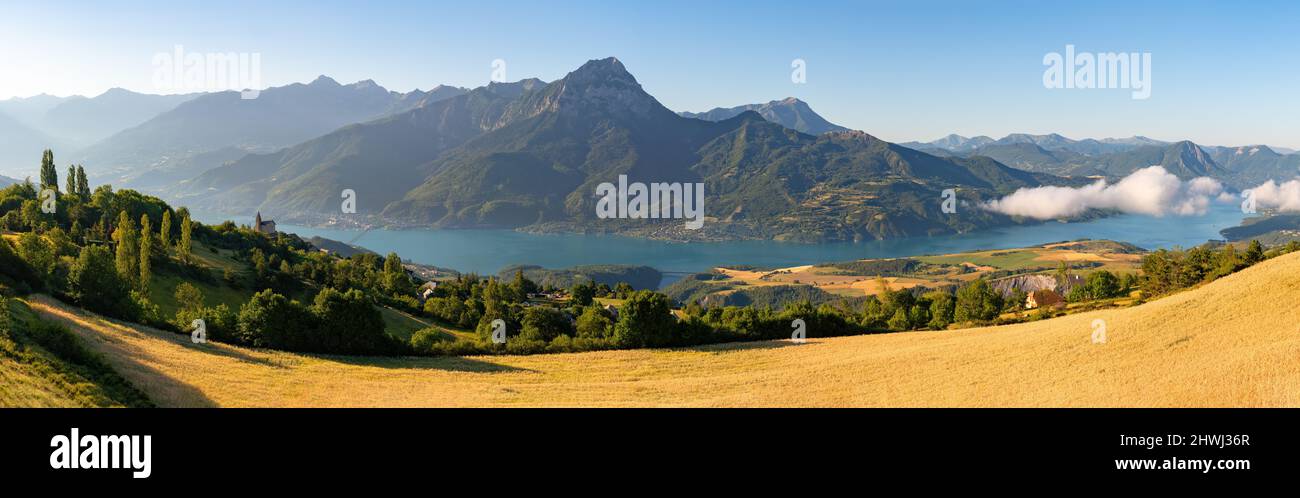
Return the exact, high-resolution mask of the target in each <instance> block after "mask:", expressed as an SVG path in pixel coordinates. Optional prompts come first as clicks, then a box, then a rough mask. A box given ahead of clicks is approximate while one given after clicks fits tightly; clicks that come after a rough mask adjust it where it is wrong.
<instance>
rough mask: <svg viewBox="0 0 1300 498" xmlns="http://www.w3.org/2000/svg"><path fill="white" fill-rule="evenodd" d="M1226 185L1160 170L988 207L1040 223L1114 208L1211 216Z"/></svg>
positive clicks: (1044, 190) (1041, 190) (1028, 191)
mask: <svg viewBox="0 0 1300 498" xmlns="http://www.w3.org/2000/svg"><path fill="white" fill-rule="evenodd" d="M1224 194H1225V192H1224V189H1223V184H1222V183H1219V181H1218V180H1215V179H1213V178H1208V177H1200V178H1194V179H1192V180H1188V181H1186V182H1184V181H1182V180H1180V179H1179V178H1178V177H1177V176H1174V174H1173V173H1170V172H1168V171H1166V170H1165V169H1164V168H1163V167H1160V166H1149V167H1146V168H1143V169H1140V170H1137V171H1135V172H1133V174H1131V175H1129V176H1127V177H1125V178H1124V179H1123V180H1120V181H1119V182H1116V183H1115V184H1113V185H1111V184H1108V183H1107V182H1106V181H1105V180H1098V181H1097V183H1094V184H1092V185H1088V186H1086V187H1078V188H1073V187H1035V188H1023V189H1020V190H1017V191H1016V192H1015V193H1013V194H1011V195H1008V196H1006V197H1003V198H1001V199H997V200H993V201H989V202H987V203H984V204H983V207H984V209H988V210H990V211H995V212H998V213H1002V214H1007V215H1012V216H1024V217H1027V218H1034V219H1039V220H1051V219H1059V218H1069V217H1072V216H1077V215H1080V214H1083V213H1084V212H1086V211H1088V210H1090V209H1114V210H1119V211H1122V212H1125V213H1131V214H1145V215H1150V216H1165V215H1170V214H1172V215H1178V216H1190V215H1201V214H1205V212H1206V210H1207V209H1209V207H1210V203H1211V202H1212V201H1213V200H1214V199H1216V198H1225V196H1224Z"/></svg>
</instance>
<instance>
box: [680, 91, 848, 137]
mask: <svg viewBox="0 0 1300 498" xmlns="http://www.w3.org/2000/svg"><path fill="white" fill-rule="evenodd" d="M745 111H754V112H757V113H758V114H759V115H760V116H762V117H763V119H766V120H768V121H771V122H773V123H776V124H779V125H781V126H784V127H786V128H789V129H792V130H795V131H799V132H803V133H807V134H810V135H820V134H822V133H826V132H829V131H848V128H845V127H843V126H840V125H837V124H834V123H831V122H830V121H827V120H826V119H825V118H823V117H821V115H819V114H817V113H816V112H813V110H812V108H811V107H809V106H808V104H807V103H806V102H804V101H802V100H799V99H796V98H794V97H787V98H785V99H782V100H773V101H771V102H767V103H764V104H748V105H741V106H736V107H728V108H723V107H716V108H713V109H712V110H709V111H705V112H699V113H695V112H680V113H678V114H680V115H681V116H682V117H687V118H695V119H703V120H705V121H723V120H727V119H731V118H734V117H736V116H739V115H740V114H741V113H743V112H745Z"/></svg>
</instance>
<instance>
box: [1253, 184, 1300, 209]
mask: <svg viewBox="0 0 1300 498" xmlns="http://www.w3.org/2000/svg"><path fill="white" fill-rule="evenodd" d="M1246 192H1249V193H1251V194H1253V195H1254V196H1255V208H1256V209H1276V210H1278V211H1284V212H1285V211H1300V179H1297V180H1289V181H1287V182H1285V183H1282V184H1281V185H1279V184H1277V183H1276V182H1274V181H1273V180H1269V181H1266V182H1264V183H1262V184H1260V186H1258V187H1255V188H1253V189H1250V190H1247V191H1246Z"/></svg>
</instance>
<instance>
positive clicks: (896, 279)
mask: <svg viewBox="0 0 1300 498" xmlns="http://www.w3.org/2000/svg"><path fill="white" fill-rule="evenodd" d="M1115 246H1116V244H1115V243H1113V242H1110V241H1074V242H1059V243H1054V244H1046V245H1042V246H1036V247H1023V248H1017V249H998V250H987V251H970V252H962V253H954V254H942V255H932V256H916V257H911V258H902V259H914V260H917V261H921V262H924V263H928V264H934V265H948V267H949V270H948V271H943V272H939V273H917V274H913V275H906V276H889V277H884V278H881V277H880V276H878V275H877V274H875V273H870V272H868V273H853V272H848V271H845V270H842V269H836V268H832V267H827V266H824V265H800V266H792V267H788V268H775V269H757V270H756V269H735V268H722V267H719V268H714V269H713V271H714V272H716V273H720V274H722V275H726V276H727V277H728V279H727V280H719V281H717V282H716V283H717V284H720V285H736V284H742V285H744V286H745V287H742V288H733V289H730V290H721V291H716V293H717V294H729V293H732V292H736V291H738V290H740V289H743V288H752V287H762V286H778V285H811V286H814V287H817V288H819V289H821V290H824V291H826V292H830V293H832V294H837V295H841V296H849V297H857V296H865V295H876V294H880V293H881V292H882V291H883V290H884V288H883V287H882V286H881V285H880V284H881V283H882V281H883V282H885V283H888V284H889V288H890V289H892V290H899V289H910V288H912V287H917V286H923V287H929V288H936V287H942V286H946V285H952V286H960V285H963V284H965V283H967V282H970V281H972V280H975V279H978V278H981V277H983V276H985V275H987V274H988V273H990V272H995V271H999V270H1028V269H1034V268H1038V269H1041V268H1048V269H1055V268H1056V267H1057V266H1058V265H1059V264H1060V263H1061V262H1066V263H1068V264H1078V263H1091V264H1094V265H1096V268H1097V269H1105V270H1110V271H1113V272H1120V273H1130V272H1134V271H1136V270H1137V267H1138V266H1139V265H1140V264H1141V262H1142V255H1141V254H1132V253H1121V252H1115V249H1116V247H1115ZM861 261H873V260H869V259H868V260H861ZM874 261H879V260H874ZM962 267H964V269H962V270H961V271H958V269H959V268H962Z"/></svg>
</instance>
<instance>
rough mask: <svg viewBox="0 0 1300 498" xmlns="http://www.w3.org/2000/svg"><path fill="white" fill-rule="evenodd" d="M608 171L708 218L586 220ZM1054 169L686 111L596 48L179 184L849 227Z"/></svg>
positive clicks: (1004, 189)
mask: <svg viewBox="0 0 1300 498" xmlns="http://www.w3.org/2000/svg"><path fill="white" fill-rule="evenodd" d="M788 103H790V104H793V102H788ZM808 115H809V114H804V116H808ZM812 115H815V114H812ZM619 175H627V176H628V177H629V179H630V180H631V181H636V182H644V183H656V182H668V183H695V182H702V183H704V184H705V185H706V205H707V208H706V209H707V214H708V219H709V220H710V222H709V223H706V228H705V229H704V230H700V231H698V232H689V233H688V232H687V231H685V230H684V229H682V228H681V225H682V224H681V223H680V221H677V222H669V221H662V222H655V221H656V220H597V219H596V217H595V202H596V198H595V196H594V195H593V193H594V191H595V187H596V185H598V184H599V183H602V182H613V181H616V179H617V177H618V176H619ZM1060 181H1062V180H1059V179H1055V178H1054V177H1051V176H1050V175H1043V174H1036V173H1031V172H1025V171H1020V170H1016V169H1012V168H1008V167H1006V166H1003V165H1001V164H998V163H997V162H995V161H992V160H990V159H987V158H970V159H967V158H949V157H936V156H934V155H930V154H926V153H922V152H918V151H915V150H912V149H908V148H905V147H901V146H898V145H895V144H891V143H888V142H885V141H882V140H879V139H877V138H875V137H872V136H870V135H868V134H865V133H862V132H854V131H833V132H829V133H823V134H821V135H811V134H806V133H801V132H799V131H797V130H794V129H791V128H789V127H786V126H783V125H781V124H778V123H774V122H772V121H770V120H768V119H765V118H764V117H763V116H762V115H761V114H760V113H759V112H757V111H753V110H745V111H741V112H740V113H739V114H737V115H735V116H733V117H730V118H726V119H721V120H718V121H713V120H705V119H695V118H690V117H684V116H681V115H678V114H677V113H674V112H673V111H670V110H669V109H667V108H666V107H664V106H663V105H662V104H660V103H659V102H658V101H657V100H656V99H655V98H654V97H652V96H650V95H649V94H647V93H646V92H645V91H644V90H643V89H642V88H641V86H640V84H639V83H638V82H637V81H636V79H635V78H634V77H633V76H632V75H631V74H630V73H629V72H627V70H626V68H624V66H623V64H622V63H621V62H620V61H618V60H617V59H614V58H607V59H601V60H593V61H590V62H588V63H586V64H584V65H583V66H582V67H580V68H578V69H577V70H574V71H573V72H571V73H569V74H568V75H566V76H565V77H564V78H562V79H560V80H557V81H554V82H551V83H544V82H542V81H539V80H524V81H520V82H516V83H494V84H491V85H488V86H486V87H481V88H477V89H474V90H471V91H469V92H467V93H465V94H462V95H458V96H455V97H451V98H447V99H444V100H441V101H437V102H434V103H430V104H427V105H424V106H421V107H418V108H415V109H411V110H409V111H406V112H403V113H399V114H394V115H391V116H388V117H385V118H381V119H378V120H374V121H369V122H365V123H361V124H355V125H351V126H346V127H344V128H341V129H339V130H335V131H333V132H331V133H328V134H325V135H323V136H321V137H318V138H315V139H312V140H308V141H306V142H303V143H300V144H298V145H294V146H292V147H288V148H286V149H283V150H280V151H276V152H272V153H266V154H250V155H248V156H245V157H243V158H241V159H239V160H237V161H233V162H230V163H227V164H225V165H223V166H221V167H218V168H215V169H212V170H209V171H207V172H205V173H204V174H202V175H200V176H199V177H198V178H195V179H194V180H193V181H190V182H186V184H185V185H184V186H183V188H182V189H180V192H178V194H179V195H180V196H181V197H183V198H184V202H186V203H190V204H193V205H199V206H208V207H213V208H217V207H224V208H226V209H236V210H239V211H240V212H251V211H252V210H257V209H260V210H261V211H262V212H263V213H264V214H267V213H270V214H272V215H274V216H278V217H281V218H287V219H295V218H304V219H312V218H315V219H321V218H327V217H339V216H340V215H341V214H342V213H340V211H339V205H340V192H342V191H343V190H344V189H352V190H354V191H355V192H356V193H357V209H358V212H359V214H362V215H371V216H377V217H380V218H381V219H383V220H385V221H388V222H396V223H399V224H401V225H403V226H422V227H436V228H520V227H529V228H530V229H537V230H564V231H602V232H618V233H630V234H635V235H646V236H656V237H672V238H736V237H742V238H777V239H798V240H828V239H833V240H851V239H875V238H886V237H899V236H908V235H925V234H935V233H952V232H960V231H968V230H973V229H976V228H979V227H983V226H990V225H996V224H1006V223H1012V222H1013V220H1011V219H1010V218H1007V217H1004V216H1001V215H997V214H993V213H989V212H986V211H982V210H973V209H972V210H966V211H967V212H966V213H964V214H963V215H960V216H952V215H946V214H943V213H941V212H940V199H941V197H940V194H941V191H942V190H944V189H948V188H957V189H959V190H961V191H962V192H963V194H962V195H963V198H964V199H970V200H975V199H978V198H981V197H987V196H991V195H997V194H999V193H1008V192H1010V191H1013V190H1014V189H1016V188H1019V187H1024V186H1037V185H1041V184H1043V183H1044V182H1052V183H1059V182H1060Z"/></svg>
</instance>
